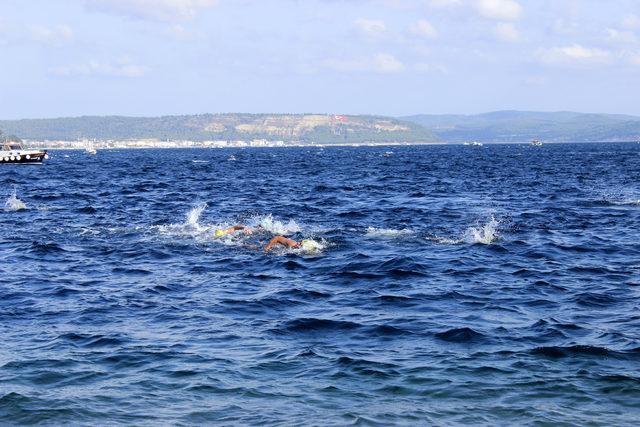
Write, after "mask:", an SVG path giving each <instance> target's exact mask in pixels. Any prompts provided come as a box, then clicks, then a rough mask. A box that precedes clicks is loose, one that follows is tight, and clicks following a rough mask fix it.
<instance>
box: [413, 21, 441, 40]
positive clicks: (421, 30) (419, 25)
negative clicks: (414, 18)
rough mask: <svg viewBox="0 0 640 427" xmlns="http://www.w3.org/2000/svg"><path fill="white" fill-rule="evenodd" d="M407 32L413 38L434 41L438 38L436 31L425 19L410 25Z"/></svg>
mask: <svg viewBox="0 0 640 427" xmlns="http://www.w3.org/2000/svg"><path fill="white" fill-rule="evenodd" d="M409 32H410V33H411V34H413V35H414V36H418V37H424V38H427V39H434V38H436V37H438V30H436V29H435V28H434V26H433V25H431V23H430V22H429V21H427V20H425V19H421V20H419V21H418V22H416V23H414V24H412V25H411V26H410V27H409Z"/></svg>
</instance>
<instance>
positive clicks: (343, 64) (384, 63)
mask: <svg viewBox="0 0 640 427" xmlns="http://www.w3.org/2000/svg"><path fill="white" fill-rule="evenodd" d="M323 65H324V66H325V67H327V68H329V69H332V70H335V71H348V72H353V71H360V72H374V73H381V74H393V73H399V72H401V71H403V70H404V68H405V67H404V64H403V63H402V62H400V61H399V60H398V59H397V58H396V57H395V56H393V55H390V54H387V53H378V54H376V55H374V56H373V57H371V58H360V59H347V60H342V59H328V60H326V61H324V62H323Z"/></svg>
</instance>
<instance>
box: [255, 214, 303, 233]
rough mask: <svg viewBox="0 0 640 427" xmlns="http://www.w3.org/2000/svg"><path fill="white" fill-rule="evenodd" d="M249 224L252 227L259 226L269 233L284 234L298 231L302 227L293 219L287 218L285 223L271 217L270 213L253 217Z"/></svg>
mask: <svg viewBox="0 0 640 427" xmlns="http://www.w3.org/2000/svg"><path fill="white" fill-rule="evenodd" d="M250 225H251V226H253V227H256V228H257V227H260V228H262V229H264V230H265V231H268V232H269V233H271V234H282V235H284V236H287V235H290V234H294V233H299V232H300V231H302V228H300V226H299V225H298V223H297V222H295V221H294V220H292V219H291V220H289V221H288V222H287V223H285V222H283V221H279V220H276V219H273V216H272V215H271V214H269V215H264V216H256V217H253V218H252V219H251V221H250Z"/></svg>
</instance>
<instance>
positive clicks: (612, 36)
mask: <svg viewBox="0 0 640 427" xmlns="http://www.w3.org/2000/svg"><path fill="white" fill-rule="evenodd" d="M606 33H607V40H609V41H612V42H615V43H636V42H637V41H638V38H637V37H636V35H635V34H634V33H633V32H632V31H620V30H616V29H613V28H607V30H606Z"/></svg>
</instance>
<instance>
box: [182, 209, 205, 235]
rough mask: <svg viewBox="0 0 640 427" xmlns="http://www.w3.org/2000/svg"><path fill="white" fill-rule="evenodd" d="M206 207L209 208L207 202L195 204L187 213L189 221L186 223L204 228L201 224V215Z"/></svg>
mask: <svg viewBox="0 0 640 427" xmlns="http://www.w3.org/2000/svg"><path fill="white" fill-rule="evenodd" d="M206 208H207V204H206V203H201V204H199V205H197V206H195V207H194V208H193V209H191V210H190V211H189V213H188V214H187V221H186V222H185V224H186V225H187V226H189V227H192V228H195V229H200V228H202V227H201V225H200V216H201V215H202V212H204V210H205V209H206Z"/></svg>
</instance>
